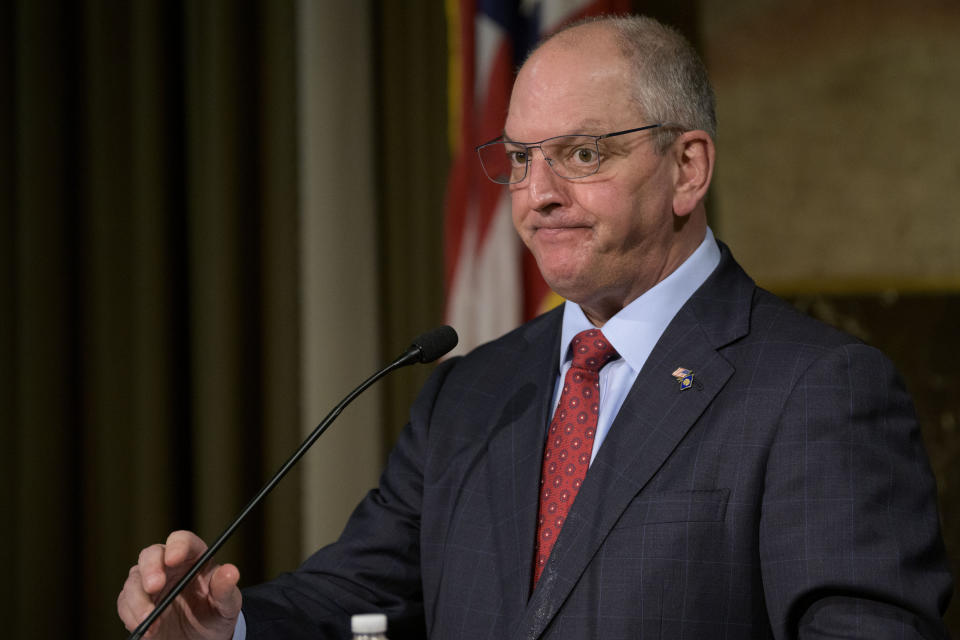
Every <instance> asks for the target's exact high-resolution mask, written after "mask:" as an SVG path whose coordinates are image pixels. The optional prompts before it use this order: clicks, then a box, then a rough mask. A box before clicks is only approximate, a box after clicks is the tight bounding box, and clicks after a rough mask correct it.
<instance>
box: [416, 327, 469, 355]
mask: <svg viewBox="0 0 960 640" xmlns="http://www.w3.org/2000/svg"><path fill="white" fill-rule="evenodd" d="M457 340H458V338H457V332H456V331H454V330H453V327H449V326H447V325H443V326H440V327H437V328H436V329H432V330H430V331H427V332H426V333H424V334H421V335H419V336H417V337H416V338H414V339H413V342H412V343H411V344H410V348H411V349H416V350H418V351H419V352H420V357H419V359H418V361H419V362H424V363H425V362H433V361H434V360H436V359H437V358H439V357H440V356H442V355H444V354H446V353H449V352H450V350H451V349H453V348H454V347H455V346H457Z"/></svg>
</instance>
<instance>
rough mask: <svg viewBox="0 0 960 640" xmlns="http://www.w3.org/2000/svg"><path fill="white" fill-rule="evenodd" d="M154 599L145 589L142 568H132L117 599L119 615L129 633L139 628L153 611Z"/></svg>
mask: <svg viewBox="0 0 960 640" xmlns="http://www.w3.org/2000/svg"><path fill="white" fill-rule="evenodd" d="M153 607H154V604H153V598H151V597H150V594H148V593H147V592H146V591H145V590H144V589H143V582H142V576H141V574H140V568H139V567H137V566H133V567H130V572H129V574H128V575H127V580H126V582H124V583H123V590H122V591H120V595H119V596H118V597H117V613H118V614H119V615H120V620H122V621H123V624H124V626H126V628H127V630H128V631H133V630H134V629H136V628H137V625H139V624H140V623H141V622H142V621H143V619H144V618H146V617H147V616H148V615H149V614H150V612H151V611H153Z"/></svg>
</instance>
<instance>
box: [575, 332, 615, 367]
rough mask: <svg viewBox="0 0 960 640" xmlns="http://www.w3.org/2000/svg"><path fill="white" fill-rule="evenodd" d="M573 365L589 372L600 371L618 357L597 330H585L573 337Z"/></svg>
mask: <svg viewBox="0 0 960 640" xmlns="http://www.w3.org/2000/svg"><path fill="white" fill-rule="evenodd" d="M570 348H571V349H572V350H573V365H572V366H574V367H577V368H580V369H587V370H589V371H600V369H602V368H603V367H604V365H606V364H607V363H608V362H610V361H611V360H615V359H616V358H619V357H620V354H619V353H617V350H616V349H614V348H613V345H611V344H610V343H609V342H608V341H607V338H606V336H604V335H603V333H601V332H600V330H599V329H587V330H586V331H581V332H580V333H578V334H577V335H575V336H573V340H572V341H571V342H570Z"/></svg>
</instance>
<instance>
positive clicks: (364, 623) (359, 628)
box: [350, 613, 387, 633]
mask: <svg viewBox="0 0 960 640" xmlns="http://www.w3.org/2000/svg"><path fill="white" fill-rule="evenodd" d="M350 630H351V631H352V632H353V633H386V631H387V616H385V615H384V614H382V613H359V614H357V615H355V616H351V617H350Z"/></svg>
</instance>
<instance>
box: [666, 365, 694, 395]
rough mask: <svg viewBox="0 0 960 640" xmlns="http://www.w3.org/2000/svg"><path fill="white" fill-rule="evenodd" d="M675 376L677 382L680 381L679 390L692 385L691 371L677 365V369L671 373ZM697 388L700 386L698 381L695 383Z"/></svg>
mask: <svg viewBox="0 0 960 640" xmlns="http://www.w3.org/2000/svg"><path fill="white" fill-rule="evenodd" d="M670 375H672V376H673V377H674V378H676V380H677V382H679V383H680V391H686V390H687V389H689V388H690V387H692V386H694V382H693V371H691V370H690V369H687V368H685V367H677V370H676V371H674V372H673V373H672V374H670ZM696 386H697V388H699V387H700V383H699V382H698V383H696Z"/></svg>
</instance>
